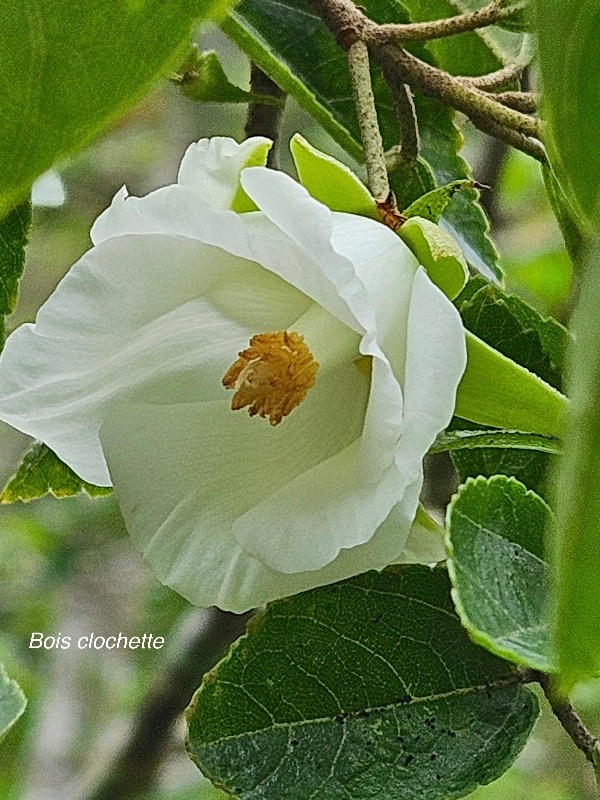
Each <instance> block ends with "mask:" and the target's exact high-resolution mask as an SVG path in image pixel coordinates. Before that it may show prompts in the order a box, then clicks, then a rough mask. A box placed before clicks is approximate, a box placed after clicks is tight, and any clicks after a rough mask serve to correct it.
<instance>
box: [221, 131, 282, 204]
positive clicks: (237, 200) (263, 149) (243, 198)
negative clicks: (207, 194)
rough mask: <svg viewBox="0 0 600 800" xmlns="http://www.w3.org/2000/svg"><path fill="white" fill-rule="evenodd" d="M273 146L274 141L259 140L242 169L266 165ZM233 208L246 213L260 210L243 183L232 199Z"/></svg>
mask: <svg viewBox="0 0 600 800" xmlns="http://www.w3.org/2000/svg"><path fill="white" fill-rule="evenodd" d="M271 147H273V142H270V141H268V140H267V141H264V142H257V143H256V145H255V146H254V149H253V150H252V152H251V153H250V155H249V156H248V158H247V159H246V162H245V163H244V166H243V167H242V169H247V168H248V167H264V166H265V165H266V163H267V158H268V156H269V150H270V149H271ZM231 210H232V211H235V212H236V213H237V214H245V213H246V212H248V211H258V206H257V205H256V203H255V202H254V200H252V199H251V198H250V197H248V195H247V194H246V192H245V191H244V189H243V188H242V185H241V183H240V184H239V185H238V188H237V191H236V193H235V195H234V196H233V200H232V201H231Z"/></svg>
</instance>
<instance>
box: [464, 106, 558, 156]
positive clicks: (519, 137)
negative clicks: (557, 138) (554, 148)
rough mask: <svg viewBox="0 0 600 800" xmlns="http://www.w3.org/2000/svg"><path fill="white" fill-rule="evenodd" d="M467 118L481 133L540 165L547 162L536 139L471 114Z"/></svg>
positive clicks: (542, 147) (543, 150)
mask: <svg viewBox="0 0 600 800" xmlns="http://www.w3.org/2000/svg"><path fill="white" fill-rule="evenodd" d="M469 118H470V120H471V122H472V123H473V125H475V127H476V128H479V130H480V131H483V133H487V134H489V135H490V136H494V137H495V138H496V139H500V140H501V141H503V142H506V144H509V145H511V146H512V147H514V148H516V149H517V150H521V151H522V152H523V153H526V154H527V155H528V156H531V157H532V158H535V160H536V161H539V162H540V163H541V164H545V163H546V162H547V161H548V158H547V156H546V150H545V148H544V145H543V144H541V143H540V142H539V141H538V140H537V139H533V138H531V137H530V136H526V135H525V134H524V133H520V132H519V131H514V130H511V129H510V128H505V127H504V126H502V125H498V123H496V122H492V121H490V120H489V119H485V118H484V117H478V116H477V115H476V114H471V115H470V116H469Z"/></svg>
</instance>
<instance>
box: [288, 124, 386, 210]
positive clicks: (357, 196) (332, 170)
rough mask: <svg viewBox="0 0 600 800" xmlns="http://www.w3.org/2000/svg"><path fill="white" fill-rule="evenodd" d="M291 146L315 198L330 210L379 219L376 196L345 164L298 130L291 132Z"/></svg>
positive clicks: (300, 174) (300, 173)
mask: <svg viewBox="0 0 600 800" xmlns="http://www.w3.org/2000/svg"><path fill="white" fill-rule="evenodd" d="M290 150H291V152H292V158H293V159H294V164H295V166H296V170H297V172H298V179H299V181H300V183H301V184H302V185H303V186H304V188H305V189H306V190H307V191H308V192H309V194H310V195H311V196H312V197H314V198H315V200H319V202H321V203H323V204H324V205H326V206H327V207H328V208H330V209H331V210H332V211H345V212H347V213H349V214H359V215H360V216H363V217H371V218H372V219H376V220H378V221H379V220H380V216H379V211H378V210H377V205H376V203H375V198H374V197H373V196H372V194H371V193H370V192H369V190H368V189H367V187H366V186H365V185H364V183H362V181H361V180H359V178H358V177H357V176H356V175H355V174H354V173H353V172H352V170H351V169H349V168H348V167H347V166H346V165H345V164H342V163H341V162H340V161H338V160H337V159H336V158H333V157H332V156H328V155H326V154H325V153H322V152H321V151H320V150H317V148H316V147H313V146H312V145H311V144H310V142H307V141H306V139H305V138H304V137H303V136H301V135H300V134H299V133H296V134H294V136H292V139H291V141H290Z"/></svg>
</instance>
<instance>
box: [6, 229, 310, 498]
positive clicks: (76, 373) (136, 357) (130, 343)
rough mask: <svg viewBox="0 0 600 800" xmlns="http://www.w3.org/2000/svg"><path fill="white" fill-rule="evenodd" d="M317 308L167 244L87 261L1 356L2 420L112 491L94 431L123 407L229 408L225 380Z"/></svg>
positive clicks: (176, 243) (210, 256)
mask: <svg viewBox="0 0 600 800" xmlns="http://www.w3.org/2000/svg"><path fill="white" fill-rule="evenodd" d="M309 306H310V301H309V300H308V298H306V297H305V296H304V295H302V294H301V293H300V292H298V291H297V290H295V289H293V288H292V287H291V286H289V285H288V284H286V283H284V282H283V281H282V280H281V279H279V278H277V277H276V276H275V275H273V274H271V273H269V272H267V271H266V270H263V269H262V268H261V267H259V266H257V265H256V264H254V263H251V262H247V261H242V260H240V259H237V258H234V257H232V256H230V255H228V254H227V253H225V252H223V251H222V250H217V249H215V248H213V247H209V246H206V245H203V244H202V243H200V242H197V241H193V240H189V239H182V238H178V237H172V236H125V237H119V238H117V239H111V240H108V241H106V242H105V243H103V244H102V245H99V246H97V247H95V248H94V249H93V250H91V251H89V252H88V253H87V254H86V255H85V256H84V257H83V258H82V259H81V261H80V262H79V263H78V264H77V265H76V266H75V267H74V268H73V269H72V270H71V271H70V272H69V274H68V275H67V276H66V277H65V278H64V280H63V281H62V282H61V283H60V285H59V287H58V288H57V289H56V291H55V292H54V294H53V295H52V297H51V298H50V300H48V302H47V303H46V304H45V305H44V306H43V307H42V308H41V309H40V311H39V313H38V317H37V323H36V325H35V326H31V325H25V326H22V327H21V328H19V329H18V330H17V331H15V333H13V334H12V336H10V337H9V339H8V341H7V343H6V346H5V349H4V351H3V353H2V355H1V357H0V374H1V375H2V382H1V384H0V418H2V419H4V420H5V421H7V422H9V423H10V424H11V425H13V426H14V427H16V428H18V429H19V430H22V431H24V432H25V433H28V434H30V435H31V436H35V437H36V438H38V439H41V440H42V441H44V442H45V443H46V444H48V446H49V447H51V448H52V449H53V450H55V451H56V452H57V454H58V455H59V456H60V457H61V458H62V459H63V460H64V461H66V463H67V464H69V466H71V467H72V468H73V469H74V470H75V472H77V474H79V475H80V476H81V477H82V478H84V479H85V480H87V481H90V482H91V483H96V484H100V485H108V484H109V482H110V481H109V476H108V472H107V470H106V465H105V461H104V457H103V454H102V450H101V447H100V443H99V441H98V428H99V426H100V424H101V422H102V420H103V418H104V415H105V414H106V409H107V407H108V406H109V405H110V404H111V403H112V402H113V401H114V400H115V399H116V398H120V397H121V398H122V397H123V396H131V395H132V394H133V393H134V392H135V391H138V392H142V393H143V394H144V396H145V397H148V399H150V401H152V400H153V399H154V401H160V402H173V401H174V400H179V401H185V400H186V399H188V400H212V399H214V398H215V397H224V390H223V388H222V387H221V378H222V376H223V374H224V372H225V370H226V369H227V367H228V366H229V365H230V363H231V362H232V361H233V359H234V358H235V355H236V353H237V352H238V351H239V350H240V349H241V348H243V347H245V346H246V345H247V342H248V339H249V338H250V336H251V335H252V334H254V333H256V332H257V330H258V331H260V330H265V329H266V330H281V329H282V328H286V327H288V326H289V325H290V324H291V323H293V322H294V321H295V320H296V319H297V318H298V317H299V316H301V315H302V314H303V313H304V312H305V311H306V309H307V308H308V307H309Z"/></svg>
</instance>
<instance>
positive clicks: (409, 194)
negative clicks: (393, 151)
mask: <svg viewBox="0 0 600 800" xmlns="http://www.w3.org/2000/svg"><path fill="white" fill-rule="evenodd" d="M388 179H389V182H390V189H391V190H392V192H393V193H394V196H395V197H396V202H397V204H398V208H402V207H405V206H409V207H410V206H411V205H412V204H414V203H417V202H418V200H419V198H420V197H422V196H423V195H429V194H430V193H431V192H432V191H433V190H434V189H435V175H434V174H433V172H432V171H431V167H430V166H429V164H428V163H427V162H426V161H425V160H424V159H423V158H418V159H417V160H416V161H413V162H411V163H404V164H400V165H398V166H397V167H395V168H394V169H392V170H390V172H389V173H388Z"/></svg>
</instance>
